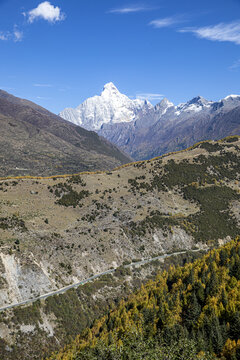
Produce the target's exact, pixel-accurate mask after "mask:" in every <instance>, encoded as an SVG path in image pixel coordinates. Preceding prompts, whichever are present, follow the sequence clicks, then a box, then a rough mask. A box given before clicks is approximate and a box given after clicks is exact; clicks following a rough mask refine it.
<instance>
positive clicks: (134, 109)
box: [60, 83, 152, 131]
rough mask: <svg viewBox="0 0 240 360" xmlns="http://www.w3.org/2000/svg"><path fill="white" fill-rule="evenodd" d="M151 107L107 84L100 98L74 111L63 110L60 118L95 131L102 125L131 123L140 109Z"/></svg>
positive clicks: (91, 99)
mask: <svg viewBox="0 0 240 360" xmlns="http://www.w3.org/2000/svg"><path fill="white" fill-rule="evenodd" d="M151 107H152V106H151V104H150V103H148V102H145V101H142V100H131V99H129V98H128V97H127V96H126V95H123V94H121V93H120V92H119V91H118V89H117V88H116V86H115V85H114V84H113V83H108V84H106V85H105V86H104V89H103V91H102V93H101V95H100V96H94V97H92V98H89V99H87V100H86V101H84V103H83V104H81V105H79V106H78V107H77V108H76V109H71V108H69V109H65V110H63V111H62V112H61V113H60V116H61V117H62V118H63V119H66V120H68V121H70V122H72V123H74V124H77V125H80V126H83V127H84V128H85V129H88V130H94V131H97V130H99V129H100V128H101V126H102V125H103V124H109V123H110V124H115V123H121V122H124V123H128V122H131V121H133V120H134V119H135V117H136V114H137V113H138V112H139V111H140V110H141V109H143V108H148V109H150V108H151Z"/></svg>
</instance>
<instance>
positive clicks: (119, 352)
mask: <svg viewBox="0 0 240 360" xmlns="http://www.w3.org/2000/svg"><path fill="white" fill-rule="evenodd" d="M239 253H240V243H239V239H237V240H235V241H233V242H231V243H229V244H227V245H225V246H224V247H222V248H220V249H218V250H213V251H211V252H210V253H209V254H207V255H206V256H204V257H203V259H200V260H197V261H196V262H195V263H193V264H187V265H186V266H184V267H182V268H180V267H179V268H177V269H175V268H172V269H170V270H169V271H168V272H165V273H162V274H159V275H158V276H157V278H156V280H155V281H151V282H149V283H148V284H147V285H146V286H142V288H141V289H140V290H139V291H138V292H137V293H136V294H134V295H132V296H131V297H130V298H129V299H128V300H127V301H125V302H124V301H122V302H121V303H120V304H119V306H118V307H117V308H116V309H114V310H113V311H110V312H109V313H108V314H107V315H106V316H105V317H103V318H101V319H100V320H98V321H96V322H95V323H94V326H93V327H92V328H91V329H87V330H85V331H84V332H83V333H82V335H80V336H78V337H77V338H76V339H75V341H73V342H72V344H71V345H70V346H68V347H67V348H66V349H63V350H62V351H61V352H59V353H58V354H55V355H53V356H52V357H51V358H50V359H51V360H63V359H64V360H70V359H85V360H95V359H96V360H104V359H149V360H152V359H159V360H164V359H170V360H177V359H184V360H194V359H202V360H207V359H216V355H218V358H221V359H225V360H235V359H238V358H239V354H240V339H239V325H240V305H239V296H240V273H239V268H240V258H239ZM208 351H209V352H210V353H211V355H212V356H211V355H210V354H208V353H207V352H208ZM215 354H216V355H215Z"/></svg>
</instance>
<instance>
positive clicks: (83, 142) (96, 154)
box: [0, 91, 131, 176]
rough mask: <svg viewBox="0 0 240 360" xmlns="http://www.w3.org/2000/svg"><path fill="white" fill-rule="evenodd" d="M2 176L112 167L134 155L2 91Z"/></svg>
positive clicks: (0, 96)
mask: <svg viewBox="0 0 240 360" xmlns="http://www.w3.org/2000/svg"><path fill="white" fill-rule="evenodd" d="M0 123H1V134H0V145H1V151H0V176H11V175H13V176H14V175H15V176H17V175H39V176H41V175H46V176H47V175H54V174H57V173H68V172H71V173H73V172H79V171H84V170H85V171H87V170H97V169H99V170H101V169H106V170H107V169H111V168H112V167H116V166H117V165H120V164H122V163H125V162H129V161H131V159H130V158H129V157H128V156H127V155H125V154H124V153H123V152H121V151H120V150H118V148H117V147H116V146H114V145H112V144H111V143H110V142H109V141H108V140H106V139H103V138H102V137H101V136H99V135H97V134H96V133H94V132H92V131H87V130H86V129H83V128H81V127H79V126H76V125H73V124H71V123H69V122H67V121H66V120H64V119H62V118H60V117H59V116H57V115H55V114H52V113H51V112H49V111H48V110H46V109H44V108H42V107H40V106H38V105H36V104H34V103H32V102H30V101H28V100H24V99H20V98H17V97H14V96H13V95H10V94H8V93H6V92H4V91H0Z"/></svg>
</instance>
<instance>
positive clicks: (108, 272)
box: [0, 249, 208, 311]
mask: <svg viewBox="0 0 240 360" xmlns="http://www.w3.org/2000/svg"><path fill="white" fill-rule="evenodd" d="M202 250H203V249H197V250H188V251H179V252H175V253H172V254H165V255H160V256H156V257H154V258H151V259H146V260H141V261H138V262H133V263H131V264H128V265H124V268H129V267H132V266H141V265H145V264H148V263H150V262H153V261H155V260H164V259H166V258H169V257H171V256H177V255H182V254H186V253H187V252H199V251H202ZM207 250H208V249H206V251H207ZM204 251H205V250H204ZM116 270H117V268H115V269H110V270H107V271H103V272H102V273H99V274H96V275H93V276H91V277H89V278H88V279H85V280H82V281H79V282H77V283H75V284H72V285H68V286H65V287H63V288H61V289H58V290H55V291H51V292H49V293H46V294H44V295H40V296H38V297H36V298H33V299H28V300H24V301H21V302H18V303H14V304H10V305H5V306H3V307H1V308H0V311H4V310H7V309H12V308H14V307H17V306H21V305H27V304H30V303H33V302H35V301H37V300H41V299H47V298H48V297H49V296H53V295H59V294H63V293H65V292H66V291H68V290H70V289H73V288H77V287H78V286H81V285H84V284H86V283H88V282H90V281H93V280H95V279H97V278H99V277H101V276H103V275H107V274H112V273H114V272H115V271H116Z"/></svg>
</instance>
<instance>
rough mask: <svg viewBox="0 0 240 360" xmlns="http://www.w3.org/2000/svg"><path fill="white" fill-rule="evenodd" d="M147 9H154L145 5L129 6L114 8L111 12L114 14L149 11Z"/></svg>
mask: <svg viewBox="0 0 240 360" xmlns="http://www.w3.org/2000/svg"><path fill="white" fill-rule="evenodd" d="M147 10H152V9H150V8H147V7H145V6H128V7H122V8H117V9H112V10H110V11H109V13H113V14H130V13H135V12H140V11H147Z"/></svg>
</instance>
